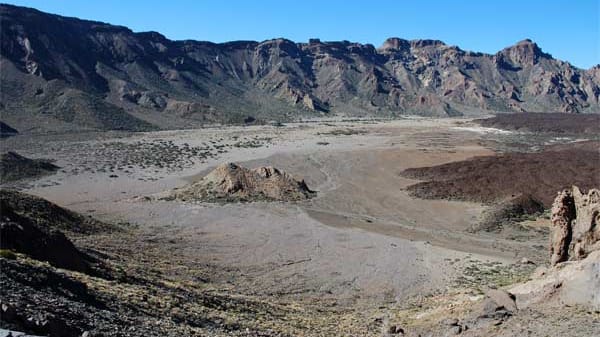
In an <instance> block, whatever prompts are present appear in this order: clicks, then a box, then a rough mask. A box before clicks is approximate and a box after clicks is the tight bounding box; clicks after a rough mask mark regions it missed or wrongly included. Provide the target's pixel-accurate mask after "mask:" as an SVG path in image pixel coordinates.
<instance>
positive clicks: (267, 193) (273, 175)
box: [163, 163, 315, 202]
mask: <svg viewBox="0 0 600 337" xmlns="http://www.w3.org/2000/svg"><path fill="white" fill-rule="evenodd" d="M314 195H315V192H314V191H311V190H310V189H309V188H308V186H307V185H306V183H305V182H304V180H297V179H295V178H294V177H292V176H291V175H290V174H288V173H286V172H283V171H280V170H279V169H277V168H274V167H272V166H266V167H258V168H255V169H248V168H245V167H242V166H239V165H237V164H234V163H225V164H222V165H219V166H218V167H217V168H215V169H214V170H212V171H211V172H210V173H209V174H207V175H206V176H204V177H203V178H202V179H200V180H198V181H196V182H194V183H192V184H190V185H188V186H184V187H182V188H178V189H175V190H174V191H173V192H172V193H170V194H169V195H168V196H167V197H164V198H163V199H177V200H182V201H209V202H248V201H294V200H305V199H309V198H311V197H313V196H314Z"/></svg>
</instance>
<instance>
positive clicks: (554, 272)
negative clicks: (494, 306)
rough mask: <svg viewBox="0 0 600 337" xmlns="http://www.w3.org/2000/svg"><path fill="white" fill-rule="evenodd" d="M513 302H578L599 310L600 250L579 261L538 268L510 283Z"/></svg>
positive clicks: (518, 303) (522, 305)
mask: <svg viewBox="0 0 600 337" xmlns="http://www.w3.org/2000/svg"><path fill="white" fill-rule="evenodd" d="M510 292H511V293H512V294H513V295H515V297H516V302H517V306H518V307H519V308H525V307H528V306H530V305H532V304H544V305H559V306H562V305H581V306H584V307H586V308H589V309H591V310H595V311H600V251H595V252H592V253H590V254H589V255H588V256H587V257H586V258H584V259H583V260H581V261H567V262H564V263H561V264H558V265H557V266H555V267H553V268H549V269H542V270H539V271H538V272H537V273H536V274H534V275H533V279H532V280H531V281H529V282H526V283H523V284H519V285H517V286H515V287H513V288H512V289H511V290H510Z"/></svg>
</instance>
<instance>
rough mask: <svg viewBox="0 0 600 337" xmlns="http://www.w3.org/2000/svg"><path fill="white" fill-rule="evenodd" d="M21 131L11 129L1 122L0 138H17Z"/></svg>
mask: <svg viewBox="0 0 600 337" xmlns="http://www.w3.org/2000/svg"><path fill="white" fill-rule="evenodd" d="M18 134H19V131H17V130H15V129H13V128H11V127H10V126H9V125H8V124H6V123H4V122H2V121H0V138H7V137H10V136H16V135H18Z"/></svg>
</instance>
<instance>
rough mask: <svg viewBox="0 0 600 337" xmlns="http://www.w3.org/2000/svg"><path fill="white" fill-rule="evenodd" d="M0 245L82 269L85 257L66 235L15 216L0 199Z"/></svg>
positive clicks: (66, 266) (70, 267) (58, 265)
mask: <svg viewBox="0 0 600 337" xmlns="http://www.w3.org/2000/svg"><path fill="white" fill-rule="evenodd" d="M0 210H1V215H0V248H1V249H9V250H13V251H16V252H19V253H23V254H27V255H29V256H31V257H33V258H35V259H38V260H42V261H48V262H50V264H52V265H54V266H56V267H61V268H66V269H71V270H76V271H82V272H85V271H87V270H88V269H89V266H88V264H87V262H86V256H85V255H84V254H82V253H81V252H79V251H78V250H77V248H75V246H74V245H73V243H72V242H71V241H70V240H69V239H67V237H66V236H65V235H64V234H63V233H62V232H60V231H59V230H56V229H54V228H48V227H46V226H38V225H37V224H36V223H35V222H34V221H33V220H32V219H30V218H28V217H25V216H22V215H19V214H18V213H16V212H15V209H14V208H13V207H12V206H11V205H10V203H8V202H7V201H6V199H0Z"/></svg>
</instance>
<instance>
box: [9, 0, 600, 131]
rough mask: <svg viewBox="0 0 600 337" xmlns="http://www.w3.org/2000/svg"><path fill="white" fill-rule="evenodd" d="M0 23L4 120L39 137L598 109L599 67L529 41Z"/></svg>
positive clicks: (34, 19)
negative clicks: (188, 36) (296, 36)
mask: <svg viewBox="0 0 600 337" xmlns="http://www.w3.org/2000/svg"><path fill="white" fill-rule="evenodd" d="M0 22H1V29H0V32H1V33H0V34H1V36H0V40H1V49H0V52H1V53H0V54H1V57H0V67H1V68H2V72H1V75H0V76H1V77H0V84H1V87H0V92H1V93H2V95H1V97H0V98H1V102H0V103H1V104H0V109H1V110H2V116H3V117H2V118H3V119H4V122H6V123H9V124H10V125H11V126H13V127H16V128H17V129H19V130H21V129H23V128H26V129H27V130H29V131H30V132H36V131H38V132H42V131H57V130H58V131H73V130H84V129H96V130H98V129H99V130H102V129H125V130H149V129H157V128H160V129H168V128H176V127H177V128H179V127H190V126H200V125H203V124H206V123H216V122H219V123H230V122H243V121H244V120H253V119H254V118H256V119H258V120H290V119H294V118H299V117H302V116H321V115H324V114H340V115H349V116H360V115H363V116H364V115H369V116H395V115H398V114H420V115H435V116H445V115H461V114H479V113H482V112H493V111H512V112H524V111H539V112H598V111H600V103H599V97H600V67H599V66H595V67H593V68H591V69H588V70H584V69H579V68H576V67H574V66H572V65H571V64H569V63H568V62H564V61H560V60H556V59H554V58H553V57H552V56H551V55H549V54H547V53H545V52H543V51H542V49H541V48H540V47H539V46H538V45H537V44H536V43H534V42H533V41H531V40H523V41H521V42H518V43H517V44H515V45H513V46H509V47H507V48H505V49H503V50H501V51H499V52H497V53H496V54H493V55H492V54H483V53H477V52H470V51H465V50H462V49H460V48H459V47H456V46H450V45H447V44H445V43H443V42H442V41H436V40H412V41H408V40H403V39H400V38H389V39H387V40H386V41H385V42H384V43H383V45H382V46H380V47H379V48H376V47H375V46H373V45H371V44H360V43H353V42H349V41H338V42H324V41H320V40H318V39H311V40H310V41H308V42H307V43H298V42H293V41H290V40H286V39H281V38H280V39H273V40H267V41H262V42H255V41H233V42H227V43H211V42H202V41H192V40H185V41H172V40H169V39H167V38H166V37H164V36H163V35H161V34H159V33H156V32H139V33H136V32H133V31H131V30H130V29H128V28H126V27H121V26H114V25H110V24H106V23H101V22H94V21H86V20H80V19H76V18H67V17H62V16H58V15H52V14H47V13H43V12H40V11H37V10H35V9H29V8H24V7H16V6H11V5H0ZM249 116H251V117H252V119H248V117H249ZM32 121H35V123H32ZM32 124H35V127H34V128H33V129H32Z"/></svg>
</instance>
